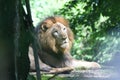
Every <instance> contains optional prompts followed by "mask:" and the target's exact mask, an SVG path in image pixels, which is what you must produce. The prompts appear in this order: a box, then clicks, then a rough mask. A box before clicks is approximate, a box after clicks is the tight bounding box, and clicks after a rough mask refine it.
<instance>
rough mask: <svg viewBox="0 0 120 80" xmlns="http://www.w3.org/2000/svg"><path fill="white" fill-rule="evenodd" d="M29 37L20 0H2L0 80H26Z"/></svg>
mask: <svg viewBox="0 0 120 80" xmlns="http://www.w3.org/2000/svg"><path fill="white" fill-rule="evenodd" d="M29 37H30V34H29V31H28V28H27V26H26V23H25V21H24V18H23V14H22V7H21V6H20V0H0V80H26V78H27V75H28V72H29V58H28V46H29V44H30V41H29Z"/></svg>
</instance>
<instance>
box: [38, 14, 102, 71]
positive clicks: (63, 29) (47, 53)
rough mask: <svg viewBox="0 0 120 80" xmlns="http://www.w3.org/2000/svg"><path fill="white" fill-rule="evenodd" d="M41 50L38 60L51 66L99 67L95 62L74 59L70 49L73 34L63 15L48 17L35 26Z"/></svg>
mask: <svg viewBox="0 0 120 80" xmlns="http://www.w3.org/2000/svg"><path fill="white" fill-rule="evenodd" d="M36 31H37V38H38V41H39V45H40V47H41V49H40V50H41V51H40V52H39V57H40V60H41V61H42V62H43V63H45V64H46V65H49V66H50V67H53V68H63V67H72V68H85V69H90V68H100V65H99V64H98V63H96V62H88V61H81V60H76V59H74V58H73V57H72V55H71V53H70V51H71V47H72V45H73V41H74V34H73V32H72V30H71V29H70V27H69V22H68V20H66V19H65V18H63V17H58V16H54V17H48V18H46V19H45V20H43V21H42V22H41V23H40V24H39V25H38V27H37V28H36Z"/></svg>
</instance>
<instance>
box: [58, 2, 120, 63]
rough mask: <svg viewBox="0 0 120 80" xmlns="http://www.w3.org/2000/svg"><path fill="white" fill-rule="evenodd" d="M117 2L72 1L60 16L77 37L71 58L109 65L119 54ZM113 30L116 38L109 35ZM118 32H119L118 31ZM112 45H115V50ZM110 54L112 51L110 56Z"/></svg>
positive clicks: (119, 12) (119, 6)
mask: <svg viewBox="0 0 120 80" xmlns="http://www.w3.org/2000/svg"><path fill="white" fill-rule="evenodd" d="M119 2H120V1H118V0H115V1H114V0H71V1H69V2H68V3H66V4H65V5H64V7H63V8H61V9H60V10H59V11H58V12H56V13H57V14H58V15H63V16H64V17H66V18H67V19H68V20H69V21H70V25H71V28H72V30H73V31H74V33H75V42H74V46H73V49H72V54H73V56H74V57H75V58H78V59H84V60H94V61H98V62H100V63H103V62H105V61H108V60H110V59H111V58H112V55H113V54H115V51H117V50H118V48H116V47H118V45H119V44H118V43H116V42H119V37H118V38H116V36H117V35H116V33H117V34H118V36H119V31H117V32H116V30H115V31H112V29H113V28H115V27H120V26H119V24H120V23H119V22H120V15H119V14H120V9H119V8H120V5H119V4H118V3H119ZM109 29H111V32H112V34H114V36H112V35H110V34H108V32H110V31H109ZM118 29H119V28H118ZM112 45H115V46H114V47H113V46H112ZM110 51H112V52H111V53H110Z"/></svg>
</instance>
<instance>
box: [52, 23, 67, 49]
mask: <svg viewBox="0 0 120 80" xmlns="http://www.w3.org/2000/svg"><path fill="white" fill-rule="evenodd" d="M51 34H52V36H53V37H54V39H55V42H56V45H57V46H58V47H59V48H63V49H64V48H67V47H69V38H68V34H67V27H66V26H64V25H63V24H61V23H59V22H57V23H55V24H53V25H52V27H51Z"/></svg>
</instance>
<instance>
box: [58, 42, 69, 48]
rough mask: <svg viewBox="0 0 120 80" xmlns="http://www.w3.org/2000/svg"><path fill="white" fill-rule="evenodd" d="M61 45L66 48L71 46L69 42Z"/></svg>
mask: <svg viewBox="0 0 120 80" xmlns="http://www.w3.org/2000/svg"><path fill="white" fill-rule="evenodd" d="M60 47H61V48H64V49H65V48H67V47H69V43H64V44H62V45H61V46H60Z"/></svg>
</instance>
